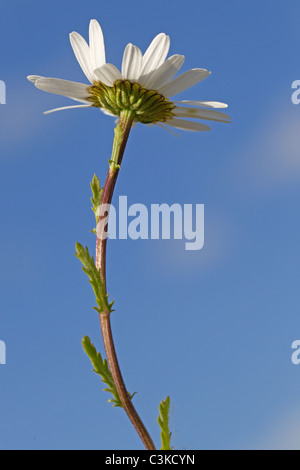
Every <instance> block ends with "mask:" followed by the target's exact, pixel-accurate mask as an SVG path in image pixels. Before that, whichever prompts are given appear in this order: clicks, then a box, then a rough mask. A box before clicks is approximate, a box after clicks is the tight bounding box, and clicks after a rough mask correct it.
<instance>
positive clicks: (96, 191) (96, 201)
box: [91, 175, 103, 225]
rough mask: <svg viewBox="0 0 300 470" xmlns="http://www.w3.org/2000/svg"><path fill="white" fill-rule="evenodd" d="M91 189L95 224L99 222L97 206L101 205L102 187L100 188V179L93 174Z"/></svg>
mask: <svg viewBox="0 0 300 470" xmlns="http://www.w3.org/2000/svg"><path fill="white" fill-rule="evenodd" d="M91 190H92V193H93V197H91V202H92V211H93V212H94V214H95V218H96V225H98V222H99V215H98V214H99V207H100V205H101V200H102V194H103V188H101V185H100V181H99V179H98V177H97V176H96V175H94V176H93V180H92V182H91Z"/></svg>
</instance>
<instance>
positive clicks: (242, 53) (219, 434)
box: [0, 0, 300, 449]
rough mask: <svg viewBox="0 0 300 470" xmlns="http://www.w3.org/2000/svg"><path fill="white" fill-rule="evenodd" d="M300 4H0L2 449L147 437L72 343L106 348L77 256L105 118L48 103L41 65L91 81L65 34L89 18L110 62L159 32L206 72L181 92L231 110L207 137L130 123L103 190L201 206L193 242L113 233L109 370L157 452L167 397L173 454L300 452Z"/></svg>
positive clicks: (216, 0) (60, 101)
mask: <svg viewBox="0 0 300 470" xmlns="http://www.w3.org/2000/svg"><path fill="white" fill-rule="evenodd" d="M299 15H300V4H299V2H297V1H296V0H295V1H292V0H287V1H285V2H282V1H276V0H272V1H271V0H264V1H263V2H258V1H257V0H256V1H255V2H250V1H246V0H244V1H243V2H239V1H234V0H228V1H227V2H223V1H221V0H211V1H210V2H204V1H203V2H202V1H191V0H186V1H185V2H179V1H178V0H174V1H173V2H172V3H170V2H161V1H157V0H153V1H152V2H151V3H150V4H149V2H147V3H145V4H144V3H141V2H138V1H136V0H132V1H131V2H128V4H126V2H123V1H119V0H115V2H113V3H111V2H110V3H105V2H100V1H96V0H95V1H94V0H90V1H86V2H84V3H82V2H78V1H77V0H72V1H69V0H64V1H57V0H52V2H51V3H47V4H43V3H42V4H41V2H39V1H33V0H28V1H27V2H20V1H15V0H11V1H10V2H7V1H4V0H1V2H0V38H1V47H0V80H4V81H5V83H6V86H7V104H6V105H0V166H1V169H0V192H1V197H0V209H1V250H0V266H1V269H0V280H1V287H0V289H1V290H0V292H1V293H0V296H1V310H0V311H1V317H0V318H1V322H0V340H2V341H5V343H6V347H7V364H6V365H5V366H4V365H1V366H0V417H1V419H0V447H1V448H2V449H142V444H141V443H140V442H139V439H138V437H137V436H136V434H135V431H134V430H133V429H132V428H131V427H130V424H129V422H128V420H127V418H126V417H125V415H124V413H123V412H122V410H118V409H117V410H116V409H112V407H111V406H110V405H109V404H107V399H108V398H109V397H108V396H106V395H105V394H104V393H103V392H102V391H101V389H102V384H101V382H100V380H99V379H98V377H97V376H95V375H94V374H93V373H92V372H91V365H90V363H89V360H88V358H87V357H86V356H85V355H84V352H83V350H82V347H81V338H82V337H83V336H84V335H89V336H90V337H91V338H92V340H93V341H94V342H95V344H96V345H97V348H98V349H99V350H100V351H101V352H102V353H103V346H102V341H101V334H100V329H99V324H98V318H97V314H96V313H95V312H94V311H93V310H92V306H93V305H94V298H93V294H92V292H91V289H90V286H89V284H88V281H87V279H86V277H85V276H84V274H83V273H82V270H81V267H80V264H79V262H78V260H77V259H76V258H75V256H74V251H75V248H74V247H75V242H76V241H80V242H81V243H83V244H87V245H88V246H89V247H90V249H91V251H92V250H93V246H94V237H93V235H92V234H90V233H89V230H90V229H91V228H92V226H93V222H94V221H93V215H92V212H91V211H90V201H89V198H90V188H89V183H90V181H91V178H92V176H93V174H94V173H95V172H96V173H97V175H98V176H99V178H100V181H101V182H102V183H103V182H104V178H105V175H106V171H107V160H108V158H109V157H110V151H111V145H112V138H113V127H114V121H113V120H112V119H110V118H108V117H106V116H104V115H102V114H101V113H100V112H99V111H97V110H96V109H92V110H89V109H87V110H85V109H84V110H74V111H65V112H62V113H57V114H53V115H49V116H44V115H43V114H42V113H43V111H45V110H47V109H50V108H54V107H56V106H64V105H67V104H69V100H68V99H67V98H63V97H60V96H55V95H50V94H47V93H43V92H41V91H39V90H36V89H35V88H34V87H33V86H32V84H30V83H29V82H28V81H27V80H26V76H27V75H29V74H39V75H44V76H52V77H59V78H65V79H70V80H74V81H80V82H84V81H85V77H84V75H83V73H82V71H81V69H80V67H79V66H78V63H77V62H76V59H75V57H74V55H73V52H72V50H71V47H70V44H69V39H68V35H69V33H70V32H71V31H73V30H75V31H78V32H79V33H80V34H82V35H84V36H85V37H87V34H88V23H89V20H90V19H91V18H96V19H98V20H99V22H100V23H101V26H102V28H103V31H104V35H105V42H106V49H107V56H108V59H109V61H110V62H112V63H114V64H116V65H117V66H120V64H121V58H122V54H123V50H124V47H125V46H126V44H127V43H128V42H132V43H134V44H137V45H138V46H139V47H140V48H141V49H142V50H145V49H146V47H147V46H148V44H149V42H150V41H151V40H152V38H153V37H154V36H155V35H156V34H158V33H160V32H166V33H168V34H169V35H170V36H171V50H170V53H171V54H174V53H180V54H184V55H185V56H186V62H185V65H184V67H183V71H185V70H188V69H190V68H194V67H203V68H207V69H209V70H211V71H212V75H211V76H210V77H209V78H208V79H206V80H205V81H204V82H202V83H200V84H199V85H196V86H195V87H193V88H192V89H190V90H188V91H187V92H185V93H183V94H182V95H179V96H180V97H181V98H182V99H203V100H219V101H225V102H227V103H229V111H228V112H229V114H230V116H231V117H232V124H230V125H227V124H219V123H213V124H212V132H210V133H199V134H192V133H184V132H181V133H180V137H178V138H176V137H174V136H173V135H171V134H170V133H168V132H166V131H164V130H163V129H159V128H153V129H151V128H148V127H146V126H141V125H138V126H137V127H136V128H135V129H134V130H133V132H132V134H131V136H130V140H129V143H128V146H127V149H126V154H125V158H124V164H123V167H122V171H121V174H120V178H119V181H118V185H117V189H116V193H115V197H116V198H117V197H118V196H119V195H126V196H127V197H128V201H129V204H132V203H135V202H139V203H143V204H146V205H148V206H149V205H150V204H152V203H163V202H166V203H168V204H172V203H174V202H177V203H180V204H184V203H191V204H196V203H199V204H200V203H202V204H205V246H204V248H203V250H201V251H199V252H188V251H185V250H184V246H183V242H181V241H166V240H158V241H154V240H146V241H144V240H139V241H132V240H111V241H110V242H109V249H108V290H109V293H110V296H111V298H113V299H115V307H116V312H114V313H113V317H112V323H113V330H114V334H115V340H116V345H117V350H118V353H119V357H120V363H121V368H122V370H123V374H124V377H125V379H126V383H127V386H128V389H129V390H130V391H137V392H138V394H137V395H136V396H135V398H134V402H135V404H136V407H137V409H138V411H139V412H140V414H141V416H142V418H143V420H144V421H145V423H146V424H147V426H148V428H149V430H150V433H151V435H152V437H153V439H154V440H155V442H156V443H157V445H159V429H158V426H157V423H156V418H157V414H158V404H159V402H160V401H161V400H162V399H163V398H165V397H166V396H167V395H170V397H171V428H172V433H173V446H174V447H175V448H176V449H253V448H271V449H284V448H293V449H294V448H295V449H299V448H300V424H299V423H300V400H299V394H298V393H297V390H298V389H299V386H300V366H298V368H297V366H294V365H293V364H292V362H291V353H292V350H291V344H292V342H293V341H294V340H296V339H299V338H300V317H299V304H300V294H299V265H300V263H299V261H300V259H299V258H300V256H299V235H300V223H299V216H298V214H299V196H300V190H299V182H300V137H299V135H300V134H299V126H300V106H295V105H293V104H292V102H291V95H292V90H291V84H292V82H293V81H294V80H299V79H300V61H299V54H298V44H299V41H300V28H299V20H298V19H299Z"/></svg>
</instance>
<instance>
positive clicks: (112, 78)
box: [94, 64, 122, 86]
mask: <svg viewBox="0 0 300 470" xmlns="http://www.w3.org/2000/svg"><path fill="white" fill-rule="evenodd" d="M94 74H95V75H96V77H97V79H98V80H100V82H103V83H104V84H105V85H107V86H112V85H113V84H114V83H115V82H116V81H117V80H122V75H121V73H120V71H119V70H118V69H117V67H115V66H114V65H113V64H105V65H102V67H100V68H99V69H96V70H94Z"/></svg>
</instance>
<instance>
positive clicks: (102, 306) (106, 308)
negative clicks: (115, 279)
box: [75, 243, 114, 314]
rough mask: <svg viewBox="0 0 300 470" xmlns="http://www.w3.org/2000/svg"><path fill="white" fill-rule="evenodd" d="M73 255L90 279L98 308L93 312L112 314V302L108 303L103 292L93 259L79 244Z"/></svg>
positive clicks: (102, 285) (106, 295)
mask: <svg viewBox="0 0 300 470" xmlns="http://www.w3.org/2000/svg"><path fill="white" fill-rule="evenodd" d="M75 254H76V256H77V258H78V259H80V261H81V263H82V265H83V266H82V269H83V271H84V272H85V273H86V274H87V275H88V277H89V278H90V283H91V284H92V287H93V290H94V293H95V296H96V302H97V305H98V308H97V307H94V308H95V310H97V312H99V313H100V314H101V313H107V312H109V313H110V312H112V311H113V309H112V306H113V303H114V302H110V303H109V302H108V294H106V292H105V286H104V284H103V282H102V280H101V277H100V271H98V269H97V268H96V265H95V261H94V258H93V257H92V256H91V255H90V253H89V250H88V248H87V247H85V248H84V247H83V246H82V245H81V244H80V243H76V253H75Z"/></svg>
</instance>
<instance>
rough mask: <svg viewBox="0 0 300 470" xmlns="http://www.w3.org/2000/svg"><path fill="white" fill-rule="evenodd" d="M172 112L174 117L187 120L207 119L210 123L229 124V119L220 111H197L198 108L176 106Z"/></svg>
mask: <svg viewBox="0 0 300 470" xmlns="http://www.w3.org/2000/svg"><path fill="white" fill-rule="evenodd" d="M173 112H174V113H175V114H176V116H180V117H188V118H198V119H208V120H210V121H222V122H230V117H229V116H228V115H227V114H225V113H221V112H220V111H214V110H212V109H198V108H188V107H183V106H182V107H179V106H177V107H176V108H175V109H174V110H173Z"/></svg>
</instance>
